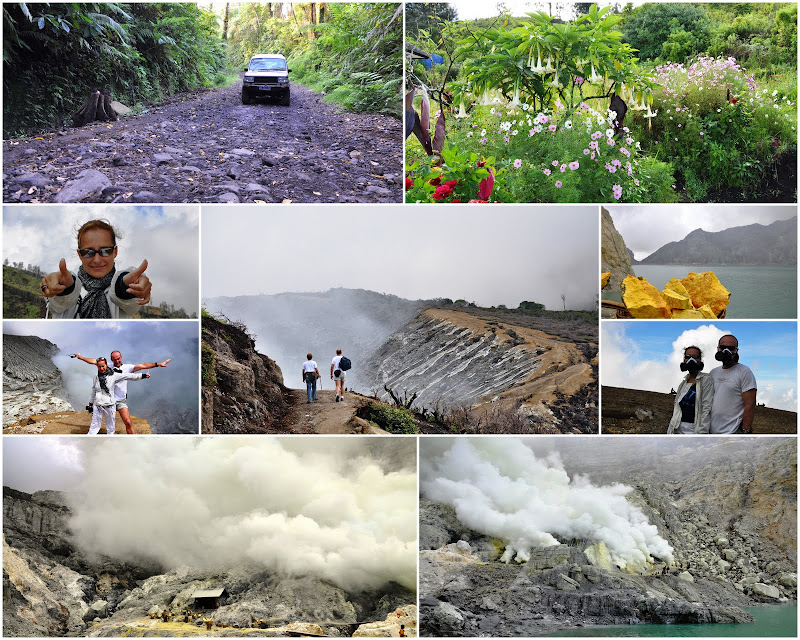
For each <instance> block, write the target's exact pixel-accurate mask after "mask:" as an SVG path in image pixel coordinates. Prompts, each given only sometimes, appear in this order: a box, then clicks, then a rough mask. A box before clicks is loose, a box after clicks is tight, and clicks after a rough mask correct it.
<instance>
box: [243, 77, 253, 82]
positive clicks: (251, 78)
mask: <svg viewBox="0 0 800 640" xmlns="http://www.w3.org/2000/svg"><path fill="white" fill-rule="evenodd" d="M244 81H245V82H252V81H253V76H245V77H244Z"/></svg>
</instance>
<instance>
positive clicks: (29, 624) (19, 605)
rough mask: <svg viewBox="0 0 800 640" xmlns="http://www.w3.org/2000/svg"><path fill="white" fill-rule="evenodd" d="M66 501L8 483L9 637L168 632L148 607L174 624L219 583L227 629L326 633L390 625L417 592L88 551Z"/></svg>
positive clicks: (219, 615)
mask: <svg viewBox="0 0 800 640" xmlns="http://www.w3.org/2000/svg"><path fill="white" fill-rule="evenodd" d="M65 498H66V496H65V495H64V494H62V493H60V492H57V491H43V492H37V493H35V494H33V495H30V494H27V493H23V492H21V491H17V490H15V489H11V488H9V487H4V491H3V533H4V541H3V569H4V572H3V632H4V637H11V636H48V635H50V636H61V635H74V636H105V637H127V636H129V635H164V634H165V633H164V630H162V629H159V628H158V625H159V624H160V622H158V621H156V620H153V619H151V618H150V613H156V612H158V613H160V612H162V611H164V610H168V611H170V612H171V613H172V615H173V621H176V620H178V619H179V617H180V614H181V612H182V611H184V610H185V609H187V608H194V597H193V596H194V594H195V593H196V592H197V591H200V590H205V589H213V588H217V587H224V588H225V589H226V591H227V598H226V599H225V600H224V601H223V602H222V603H221V606H220V607H219V608H218V609H216V610H214V611H213V612H212V611H207V612H205V613H204V615H208V616H211V617H213V618H214V620H215V623H216V624H217V625H227V626H228V627H230V628H229V629H227V630H225V631H222V634H223V635H226V634H227V635H233V633H232V632H233V631H234V630H235V629H237V628H238V629H249V628H250V627H251V625H252V623H253V621H255V620H264V621H266V622H268V623H269V626H272V627H277V626H279V625H281V624H286V623H288V622H292V621H294V622H298V621H300V622H307V623H316V624H320V625H324V626H325V631H326V633H327V635H339V636H347V635H352V633H353V632H354V631H355V629H356V626H357V623H361V622H383V621H385V620H386V618H387V616H388V615H389V614H390V613H392V612H394V611H395V610H397V609H399V608H401V607H403V608H404V609H408V606H409V605H413V603H414V602H415V601H416V594H415V593H414V592H413V591H410V590H408V589H406V588H404V587H401V586H399V585H397V584H395V583H388V584H386V585H383V586H381V587H378V588H372V589H366V590H363V591H359V592H352V593H351V592H348V591H346V590H344V589H342V588H341V587H338V586H336V585H333V584H331V583H329V582H326V581H324V580H321V579H319V578H314V577H310V576H292V577H289V576H285V575H281V574H279V573H277V572H274V571H268V570H265V569H263V568H260V567H257V566H253V565H248V566H235V567H228V568H225V569H218V570H197V569H192V568H189V567H180V568H177V569H174V570H171V571H167V572H163V570H162V569H161V568H159V567H155V566H152V565H146V564H144V563H142V564H139V565H135V564H130V563H128V562H123V561H120V560H114V559H111V558H107V557H102V556H92V557H89V555H87V554H84V553H82V552H81V551H79V550H77V549H76V547H75V545H74V543H73V542H74V541H73V539H72V534H71V532H70V529H69V519H70V517H71V511H70V509H69V508H68V507H67V506H66V504H65ZM98 618H100V620H99V621H98V622H96V620H97V619H98ZM87 624H88V626H87ZM379 626H381V625H379ZM383 626H385V625H383ZM387 628H388V627H387ZM267 631H268V630H267ZM166 635H170V634H166ZM237 635H241V634H237ZM254 635H285V634H280V633H267V632H264V633H261V632H254Z"/></svg>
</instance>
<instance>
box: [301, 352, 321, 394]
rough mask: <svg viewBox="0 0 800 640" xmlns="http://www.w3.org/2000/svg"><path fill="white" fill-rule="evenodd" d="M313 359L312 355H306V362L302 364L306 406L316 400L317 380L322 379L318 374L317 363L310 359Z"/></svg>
mask: <svg viewBox="0 0 800 640" xmlns="http://www.w3.org/2000/svg"><path fill="white" fill-rule="evenodd" d="M313 357H314V355H313V354H311V353H308V354H306V361H305V362H304V363H303V382H305V383H306V395H307V396H308V404H311V402H312V401H314V400H316V399H317V380H318V379H319V378H321V377H322V376H321V375H320V374H319V369H318V368H317V363H316V362H314V361H313V360H312V359H311V358H313Z"/></svg>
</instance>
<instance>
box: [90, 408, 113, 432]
mask: <svg viewBox="0 0 800 640" xmlns="http://www.w3.org/2000/svg"><path fill="white" fill-rule="evenodd" d="M103 416H105V418H106V433H107V434H108V435H110V436H113V435H114V419H115V418H116V416H117V406H116V405H114V404H110V405H108V406H107V407H101V406H100V405H97V404H96V405H94V408H93V410H92V424H91V426H90V427H89V435H90V436H95V435H97V433H98V432H99V431H100V427H101V426H103Z"/></svg>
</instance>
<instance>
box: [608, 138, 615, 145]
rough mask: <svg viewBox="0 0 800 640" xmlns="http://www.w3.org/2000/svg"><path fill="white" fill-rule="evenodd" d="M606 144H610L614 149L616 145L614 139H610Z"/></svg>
mask: <svg viewBox="0 0 800 640" xmlns="http://www.w3.org/2000/svg"><path fill="white" fill-rule="evenodd" d="M606 143H607V144H608V146H609V147H613V146H614V144H616V143H615V142H614V138H609V139H608V140H606Z"/></svg>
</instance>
